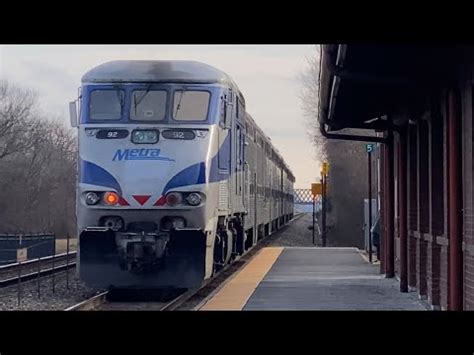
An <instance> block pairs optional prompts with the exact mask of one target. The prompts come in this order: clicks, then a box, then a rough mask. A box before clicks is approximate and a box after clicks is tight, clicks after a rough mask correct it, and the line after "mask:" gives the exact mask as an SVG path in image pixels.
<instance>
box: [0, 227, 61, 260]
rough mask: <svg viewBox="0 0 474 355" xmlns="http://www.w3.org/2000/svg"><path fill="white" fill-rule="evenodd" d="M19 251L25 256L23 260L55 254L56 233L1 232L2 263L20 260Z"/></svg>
mask: <svg viewBox="0 0 474 355" xmlns="http://www.w3.org/2000/svg"><path fill="white" fill-rule="evenodd" d="M19 251H20V254H22V257H25V259H24V260H22V261H26V260H31V259H38V258H43V257H45V256H49V255H54V254H56V236H55V235H54V233H27V234H25V233H23V234H21V233H17V234H0V265H6V264H12V263H16V262H18V261H19V260H18V256H19ZM25 254H26V255H25Z"/></svg>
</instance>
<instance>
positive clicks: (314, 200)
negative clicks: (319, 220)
mask: <svg viewBox="0 0 474 355" xmlns="http://www.w3.org/2000/svg"><path fill="white" fill-rule="evenodd" d="M315 202H316V199H315V196H314V195H313V245H314V244H315V243H314V235H315V231H314V219H315V215H314V214H315V206H314V204H315Z"/></svg>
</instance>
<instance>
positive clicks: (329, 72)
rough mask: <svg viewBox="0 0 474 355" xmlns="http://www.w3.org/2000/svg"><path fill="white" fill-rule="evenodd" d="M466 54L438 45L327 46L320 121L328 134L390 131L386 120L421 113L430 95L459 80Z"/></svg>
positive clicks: (323, 58)
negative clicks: (330, 132) (343, 130)
mask: <svg viewBox="0 0 474 355" xmlns="http://www.w3.org/2000/svg"><path fill="white" fill-rule="evenodd" d="M470 49H471V48H469V50H470ZM465 51H466V48H465V47H463V46H453V45H439V44H438V45H415V44H412V45H407V44H403V45H400V44H349V45H344V44H338V45H322V46H321V58H320V78H319V85H320V86H319V102H320V106H319V117H318V119H319V122H320V124H325V125H327V127H328V131H335V130H339V129H343V128H360V129H375V130H385V129H387V126H388V125H389V122H388V120H387V119H386V117H388V116H390V117H397V115H398V114H401V113H405V112H407V111H408V112H417V110H421V109H422V108H423V107H424V106H425V105H426V99H427V94H428V93H429V92H432V91H433V90H436V89H437V88H441V87H445V86H446V84H447V83H449V82H452V81H453V80H455V78H456V77H457V76H458V71H459V68H460V67H462V65H461V66H460V65H459V64H462V63H460V61H461V58H463V60H466V56H463V55H462V54H463V53H465ZM469 53H470V52H469ZM470 58H472V57H470Z"/></svg>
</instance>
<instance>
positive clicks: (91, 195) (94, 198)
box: [86, 192, 100, 205]
mask: <svg viewBox="0 0 474 355" xmlns="http://www.w3.org/2000/svg"><path fill="white" fill-rule="evenodd" d="M99 200H100V197H99V195H97V194H96V193H95V192H88V193H86V203H87V204H88V205H95V204H96V203H97V202H99Z"/></svg>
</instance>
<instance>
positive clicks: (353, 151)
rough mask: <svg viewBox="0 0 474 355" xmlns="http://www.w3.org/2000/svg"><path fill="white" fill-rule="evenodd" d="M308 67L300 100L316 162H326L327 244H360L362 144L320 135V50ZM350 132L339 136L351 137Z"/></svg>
mask: <svg viewBox="0 0 474 355" xmlns="http://www.w3.org/2000/svg"><path fill="white" fill-rule="evenodd" d="M307 63H308V65H307V68H306V70H305V71H304V72H303V73H302V74H301V75H300V78H299V79H300V82H301V85H302V90H301V93H300V99H301V104H302V109H303V113H304V116H305V118H306V124H307V127H308V129H307V132H308V134H309V137H310V139H311V142H312V143H313V145H314V147H315V151H316V154H317V155H318V160H320V161H322V160H324V159H327V160H328V161H329V165H330V170H329V178H328V209H327V212H328V215H327V224H328V226H329V228H330V230H329V234H328V244H329V245H334V246H358V247H362V244H363V230H362V227H363V223H364V215H363V200H364V198H365V197H366V182H367V172H366V171H367V170H366V165H365V164H364V163H365V158H366V156H365V150H364V143H362V142H350V141H342V140H328V139H326V138H324V137H322V135H321V133H320V132H319V122H318V111H319V72H320V47H319V46H317V47H316V48H315V51H314V53H313V55H312V56H311V57H310V58H308V59H307ZM351 132H352V130H350V129H347V130H343V131H342V132H341V133H347V134H350V133H351Z"/></svg>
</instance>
